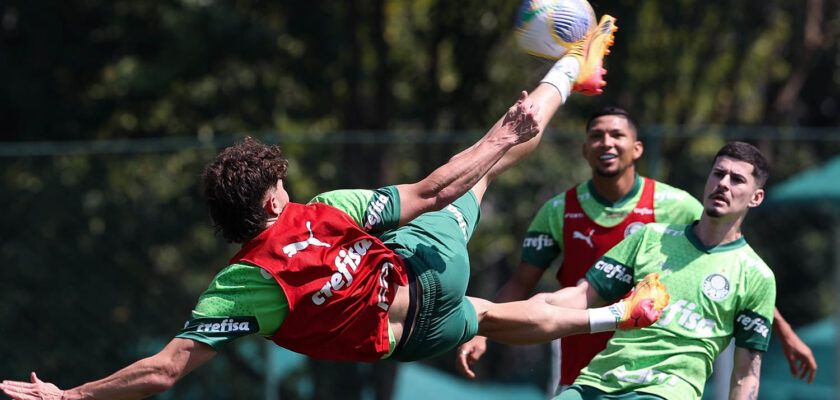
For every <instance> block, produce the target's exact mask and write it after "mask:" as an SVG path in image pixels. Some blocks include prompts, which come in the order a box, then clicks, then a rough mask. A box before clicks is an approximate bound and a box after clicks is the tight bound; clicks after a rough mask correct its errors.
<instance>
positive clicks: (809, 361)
mask: <svg viewBox="0 0 840 400" xmlns="http://www.w3.org/2000/svg"><path fill="white" fill-rule="evenodd" d="M779 337H780V338H781V341H782V352H783V353H784V354H785V358H786V359H787V361H788V366H790V374H791V375H792V376H793V377H794V378H796V379H806V377H807V380H808V384H809V385H810V384H811V382H813V381H814V376H816V375H817V361H816V360H815V359H814V353H813V352H811V348H810V347H808V345H807V344H805V342H803V341H802V340H801V339H799V336H797V335H796V334H795V333H793V331H791V332H790V334H788V335H784V336H779Z"/></svg>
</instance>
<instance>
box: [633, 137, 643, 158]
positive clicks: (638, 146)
mask: <svg viewBox="0 0 840 400" xmlns="http://www.w3.org/2000/svg"><path fill="white" fill-rule="evenodd" d="M644 152H645V145H644V144H643V143H642V142H641V141H640V140H636V141H635V142H634V143H633V161H636V160H638V159H639V158H640V157H642V153H644Z"/></svg>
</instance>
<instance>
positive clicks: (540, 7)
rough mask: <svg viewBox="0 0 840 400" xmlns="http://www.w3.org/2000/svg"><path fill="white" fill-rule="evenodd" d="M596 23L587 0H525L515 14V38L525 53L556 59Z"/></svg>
mask: <svg viewBox="0 0 840 400" xmlns="http://www.w3.org/2000/svg"><path fill="white" fill-rule="evenodd" d="M596 23H597V22H596V21H595V12H594V11H593V10H592V6H590V5H589V3H588V2H587V1H586V0H524V1H523V2H522V6H520V7H519V11H518V12H517V13H516V41H517V42H518V43H519V47H521V48H522V49H523V50H525V52H526V53H528V54H531V55H534V56H537V57H541V58H548V59H552V60H556V59H559V58H560V57H563V54H566V51H568V50H569V48H571V47H572V45H573V44H574V43H575V42H577V41H579V40H581V39H583V38H584V36H586V34H587V33H588V32H589V31H590V30H591V29H593V28H595V25H596Z"/></svg>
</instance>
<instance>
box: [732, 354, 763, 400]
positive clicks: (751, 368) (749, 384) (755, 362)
mask: <svg viewBox="0 0 840 400" xmlns="http://www.w3.org/2000/svg"><path fill="white" fill-rule="evenodd" d="M763 355H764V353H763V352H761V351H758V350H753V349H745V348H743V347H736V348H735V366H734V368H733V369H732V380H731V382H730V384H729V398H730V399H731V400H748V399H749V400H755V399H757V398H758V384H759V378H760V376H761V357H762V356H763Z"/></svg>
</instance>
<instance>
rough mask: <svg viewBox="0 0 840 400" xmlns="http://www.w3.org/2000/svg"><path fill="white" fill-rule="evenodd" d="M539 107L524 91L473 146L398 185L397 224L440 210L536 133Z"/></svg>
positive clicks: (538, 124) (538, 121) (537, 131)
mask: <svg viewBox="0 0 840 400" xmlns="http://www.w3.org/2000/svg"><path fill="white" fill-rule="evenodd" d="M539 126H540V116H539V106H538V105H536V104H534V102H533V101H532V100H531V98H530V97H529V96H528V93H527V92H525V91H523V92H522V94H521V96H520V97H519V100H517V101H516V103H515V104H514V105H513V106H511V107H510V108H509V109H508V111H507V112H506V113H505V115H504V117H502V120H501V122H500V123H499V124H497V125H494V127H493V128H492V129H491V130H490V132H489V133H488V134H487V135H486V136H485V137H484V138H482V139H481V140H480V141H479V142H478V143H477V144H476V145H474V146H472V147H470V148H469V149H467V150H465V151H463V152H461V153H460V154H459V155H458V156H457V157H453V158H452V159H451V160H449V162H447V163H446V164H444V165H443V166H441V167H439V168H438V169H436V170H435V171H433V172H432V173H431V174H430V175H429V176H427V177H426V178H425V179H423V180H421V181H420V182H417V183H414V184H408V185H399V186H397V190H399V193H400V209H401V211H400V212H401V214H400V224H401V225H402V224H405V223H407V222H409V221H411V220H413V219H414V218H416V217H417V216H419V215H420V214H423V213H425V212H428V211H436V210H441V209H443V207H445V206H446V205H448V204H450V203H452V202H453V201H455V200H456V199H458V198H459V197H461V196H462V195H464V193H466V192H467V191H468V190H470V188H472V187H473V186H474V185H475V184H476V183H477V182H478V181H479V180H480V179H481V178H482V177H484V175H486V174H487V172H488V171H489V170H490V168H491V167H492V166H493V165H494V164H495V163H496V162H498V161H499V160H500V159H501V158H502V157H503V156H504V155H505V153H506V152H507V151H508V150H510V149H511V148H512V147H514V146H516V145H518V144H520V143H524V142H527V141H528V140H531V139H532V138H534V137H535V136H536V135H537V134H538V133H539Z"/></svg>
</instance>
